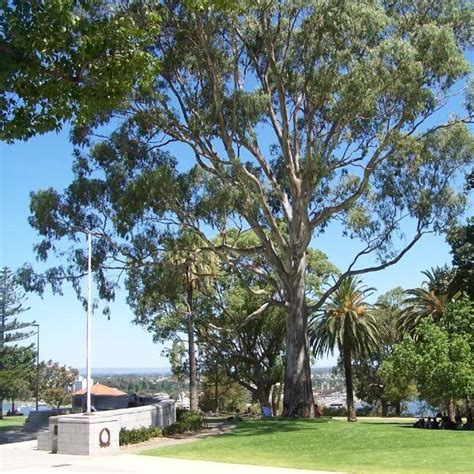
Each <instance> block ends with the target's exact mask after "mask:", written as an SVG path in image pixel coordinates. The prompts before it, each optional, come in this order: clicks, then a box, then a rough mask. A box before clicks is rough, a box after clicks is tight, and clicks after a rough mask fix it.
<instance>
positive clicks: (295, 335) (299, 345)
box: [283, 257, 314, 418]
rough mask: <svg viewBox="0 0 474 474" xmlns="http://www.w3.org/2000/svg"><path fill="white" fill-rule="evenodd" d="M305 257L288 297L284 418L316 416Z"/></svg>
mask: <svg viewBox="0 0 474 474" xmlns="http://www.w3.org/2000/svg"><path fill="white" fill-rule="evenodd" d="M305 271H306V258H305V257H303V258H302V259H301V261H300V262H299V265H298V270H297V273H296V275H294V276H293V278H292V282H291V283H292V284H291V286H290V291H288V294H287V304H288V306H289V308H288V314H287V317H286V367H285V389H284V399H283V416H285V417H302V418H313V417H314V399H313V391H312V387H311V367H310V360H309V345H308V318H307V314H306V308H305Z"/></svg>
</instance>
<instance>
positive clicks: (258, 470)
mask: <svg viewBox="0 0 474 474" xmlns="http://www.w3.org/2000/svg"><path fill="white" fill-rule="evenodd" d="M0 471H1V472H2V473H6V472H10V473H15V474H51V473H57V474H60V473H62V472H65V473H69V474H70V473H85V472H87V473H91V474H93V473H100V474H102V473H108V472H110V473H137V474H151V473H153V474H156V473H159V472H168V473H171V474H175V473H176V474H180V473H192V474H222V472H225V473H226V474H302V473H305V474H306V473H308V474H322V473H323V472H325V471H309V470H304V471H303V470H300V469H284V468H276V467H264V466H247V465H242V464H223V463H216V462H207V461H190V460H184V459H171V458H160V457H152V456H139V455H137V454H124V453H119V454H113V455H112V454H111V455H108V456H72V455H67V454H50V453H47V452H46V451H37V450H36V441H24V442H21V443H11V444H5V445H2V446H0ZM332 474H335V473H332Z"/></svg>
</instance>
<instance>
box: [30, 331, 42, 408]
mask: <svg viewBox="0 0 474 474" xmlns="http://www.w3.org/2000/svg"><path fill="white" fill-rule="evenodd" d="M32 326H35V327H37V328H38V330H37V331H36V336H37V342H36V411H38V405H39V403H38V402H39V353H40V325H39V324H32Z"/></svg>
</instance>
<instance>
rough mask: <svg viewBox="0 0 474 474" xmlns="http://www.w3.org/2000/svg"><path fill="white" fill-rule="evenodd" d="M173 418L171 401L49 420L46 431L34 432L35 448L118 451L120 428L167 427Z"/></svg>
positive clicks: (174, 414) (73, 450)
mask: <svg viewBox="0 0 474 474" xmlns="http://www.w3.org/2000/svg"><path fill="white" fill-rule="evenodd" d="M175 421H176V407H175V402H174V400H163V401H161V402H159V403H155V404H153V405H146V406H142V407H135V408H124V409H121V410H109V411H104V412H96V413H92V414H90V415H85V414H80V415H65V416H55V417H51V418H50V419H49V431H48V432H46V433H39V434H38V449H39V450H44V451H52V452H53V453H54V452H57V453H60V454H83V455H89V454H99V453H107V452H113V451H118V449H119V433H120V429H121V428H126V429H134V428H140V427H149V426H168V425H170V424H172V423H174V422H175Z"/></svg>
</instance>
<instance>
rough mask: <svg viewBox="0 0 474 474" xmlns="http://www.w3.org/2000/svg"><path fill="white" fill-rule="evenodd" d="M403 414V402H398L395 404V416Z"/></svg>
mask: <svg viewBox="0 0 474 474" xmlns="http://www.w3.org/2000/svg"><path fill="white" fill-rule="evenodd" d="M401 414H402V402H397V403H396V404H395V416H401Z"/></svg>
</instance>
